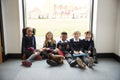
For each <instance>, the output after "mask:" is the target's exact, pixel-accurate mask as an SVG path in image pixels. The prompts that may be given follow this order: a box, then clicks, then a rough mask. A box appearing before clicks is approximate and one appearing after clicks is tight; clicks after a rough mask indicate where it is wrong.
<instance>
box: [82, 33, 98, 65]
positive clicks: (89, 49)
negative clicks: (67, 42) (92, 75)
mask: <svg viewBox="0 0 120 80" xmlns="http://www.w3.org/2000/svg"><path fill="white" fill-rule="evenodd" d="M92 37H93V34H92V33H91V32H90V31H86V32H85V39H83V48H84V52H85V53H87V54H88V55H89V56H90V57H93V59H94V63H97V62H98V61H97V54H96V49H95V47H94V41H93V39H92Z"/></svg>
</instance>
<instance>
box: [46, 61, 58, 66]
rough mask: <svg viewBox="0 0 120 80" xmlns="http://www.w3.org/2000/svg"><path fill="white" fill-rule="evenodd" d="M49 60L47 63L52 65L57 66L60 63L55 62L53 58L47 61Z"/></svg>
mask: <svg viewBox="0 0 120 80" xmlns="http://www.w3.org/2000/svg"><path fill="white" fill-rule="evenodd" d="M46 62H47V64H49V65H50V66H57V65H58V64H57V62H55V61H53V60H49V59H48V60H47V61H46Z"/></svg>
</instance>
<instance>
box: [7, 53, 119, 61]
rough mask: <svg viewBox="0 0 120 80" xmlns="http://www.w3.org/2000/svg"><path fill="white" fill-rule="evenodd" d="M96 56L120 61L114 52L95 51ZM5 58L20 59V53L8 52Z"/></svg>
mask: <svg viewBox="0 0 120 80" xmlns="http://www.w3.org/2000/svg"><path fill="white" fill-rule="evenodd" d="M97 57H98V58H114V59H115V60H117V61H118V62H120V56H118V55H116V54H114V53H97ZM7 59H21V54H20V53H18V54H12V53H8V54H7V55H6V56H5V60H7Z"/></svg>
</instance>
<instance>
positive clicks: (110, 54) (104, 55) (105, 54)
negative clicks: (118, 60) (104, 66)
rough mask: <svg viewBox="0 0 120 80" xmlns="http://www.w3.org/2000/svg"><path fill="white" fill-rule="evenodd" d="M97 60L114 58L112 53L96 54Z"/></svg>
mask: <svg viewBox="0 0 120 80" xmlns="http://www.w3.org/2000/svg"><path fill="white" fill-rule="evenodd" d="M97 57H98V58H114V57H115V54H114V53H97Z"/></svg>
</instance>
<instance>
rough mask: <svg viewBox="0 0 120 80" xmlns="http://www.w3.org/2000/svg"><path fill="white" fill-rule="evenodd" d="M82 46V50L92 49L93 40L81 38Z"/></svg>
mask: <svg viewBox="0 0 120 80" xmlns="http://www.w3.org/2000/svg"><path fill="white" fill-rule="evenodd" d="M83 48H84V50H90V51H92V49H93V48H94V41H93V40H92V39H91V40H89V41H88V40H85V39H83Z"/></svg>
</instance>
